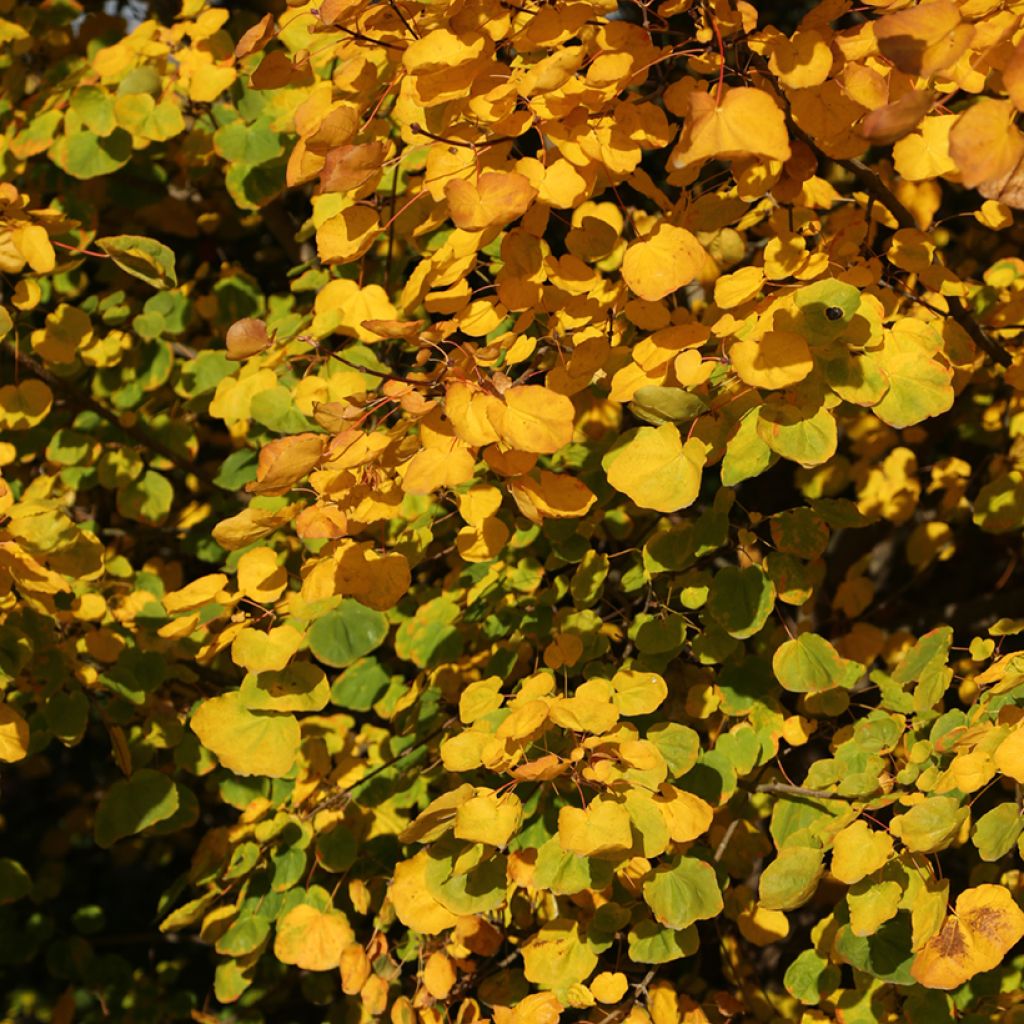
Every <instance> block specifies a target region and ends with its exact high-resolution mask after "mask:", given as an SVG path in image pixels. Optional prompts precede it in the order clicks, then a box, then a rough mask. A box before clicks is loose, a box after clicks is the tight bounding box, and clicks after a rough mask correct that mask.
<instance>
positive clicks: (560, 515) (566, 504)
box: [509, 469, 597, 525]
mask: <svg viewBox="0 0 1024 1024" xmlns="http://www.w3.org/2000/svg"><path fill="white" fill-rule="evenodd" d="M509 492H510V493H511V495H512V497H513V498H514V499H515V502H516V505H518V506H519V511H520V512H522V513H523V515H524V516H526V518H527V519H529V520H530V522H532V523H537V524H538V525H540V524H541V523H543V522H544V520H545V519H548V518H551V519H576V518H578V517H580V516H584V515H586V514H587V512H589V511H590V509H591V507H592V506H593V504H594V502H595V501H597V496H596V495H595V494H594V492H593V491H592V490H591V489H590V488H589V487H588V486H587V485H586V484H585V483H584V482H583V481H582V480H577V479H576V477H574V476H569V475H568V474H567V473H550V472H548V470H546V469H542V470H541V471H540V472H539V473H538V474H537V475H536V477H534V476H532V475H531V476H522V477H519V478H517V479H515V480H511V481H510V482H509Z"/></svg>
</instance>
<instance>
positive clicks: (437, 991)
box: [423, 950, 455, 999]
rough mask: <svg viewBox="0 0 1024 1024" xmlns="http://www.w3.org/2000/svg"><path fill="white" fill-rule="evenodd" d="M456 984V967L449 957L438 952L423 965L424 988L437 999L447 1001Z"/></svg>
mask: <svg viewBox="0 0 1024 1024" xmlns="http://www.w3.org/2000/svg"><path fill="white" fill-rule="evenodd" d="M454 984H455V966H454V965H453V964H452V961H451V959H450V958H449V957H447V956H445V954H444V953H442V952H441V951H440V950H436V951H435V952H433V953H431V954H430V956H428V957H427V962H426V963H425V964H424V965H423V987H424V988H425V989H426V990H427V991H428V992H429V993H430V994H431V995H432V996H433V997H434V998H435V999H445V998H447V996H448V993H449V992H451V990H452V986H453V985H454Z"/></svg>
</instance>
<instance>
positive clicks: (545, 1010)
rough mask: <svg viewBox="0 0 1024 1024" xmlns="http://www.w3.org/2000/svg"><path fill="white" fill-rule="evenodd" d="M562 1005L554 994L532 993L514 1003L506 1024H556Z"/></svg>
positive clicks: (560, 1014)
mask: <svg viewBox="0 0 1024 1024" xmlns="http://www.w3.org/2000/svg"><path fill="white" fill-rule="evenodd" d="M561 1016H562V1004H561V1003H560V1002H559V1001H558V996H556V995H555V994H554V992H534V993H533V995H529V996H527V997H526V998H525V999H523V1000H521V1001H520V1002H518V1003H516V1006H515V1009H514V1010H512V1013H511V1016H510V1017H508V1018H507V1024H558V1021H559V1019H560V1018H561Z"/></svg>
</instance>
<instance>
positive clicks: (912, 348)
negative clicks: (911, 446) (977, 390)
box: [872, 333, 953, 430]
mask: <svg viewBox="0 0 1024 1024" xmlns="http://www.w3.org/2000/svg"><path fill="white" fill-rule="evenodd" d="M878 358H879V365H880V368H881V371H882V375H883V376H884V377H885V379H886V380H887V381H888V382H889V390H888V391H887V392H886V394H885V397H884V398H883V399H882V400H881V401H880V402H879V403H878V404H877V405H875V406H874V407H873V408H872V412H873V413H874V414H875V415H876V416H877V417H878V418H879V419H880V420H881V421H882V422H883V423H888V424H889V426H890V427H896V428H897V429H898V430H902V429H903V428H904V427H910V426H913V425H914V424H915V423H920V422H922V420H926V419H929V418H930V417H932V416H938V415H939V414H940V413H944V412H946V411H947V410H948V409H950V408H951V407H952V405H953V386H952V384H951V380H952V377H953V371H952V370H951V369H949V368H948V367H946V366H943V365H942V364H941V363H939V362H938V361H936V360H935V359H930V358H929V357H928V353H927V352H926V351H925V350H924V349H923V348H921V347H920V346H919V345H916V344H914V342H913V341H911V340H909V339H908V338H907V337H905V336H904V335H902V334H896V333H887V335H886V342H885V346H884V348H883V349H882V351H881V353H880V354H879V357H878Z"/></svg>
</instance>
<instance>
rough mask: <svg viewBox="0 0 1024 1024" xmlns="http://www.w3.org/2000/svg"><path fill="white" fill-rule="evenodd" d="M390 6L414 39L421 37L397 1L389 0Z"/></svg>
mask: <svg viewBox="0 0 1024 1024" xmlns="http://www.w3.org/2000/svg"><path fill="white" fill-rule="evenodd" d="M388 6H389V7H390V8H391V10H393V11H394V12H395V14H397V15H398V20H399V21H400V22H401V23H402V24H403V25H404V26H405V28H406V31H407V32H408V33H409V35H411V36H412V37H413V39H419V38H420V34H419V32H417V31H416V29H414V28H413V27H412V25H410V24H409V22H408V21H407V20H406V17H405V15H404V14H403V13H402V10H401V8H400V7H399V6H398V4H396V3H395V0H388Z"/></svg>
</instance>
